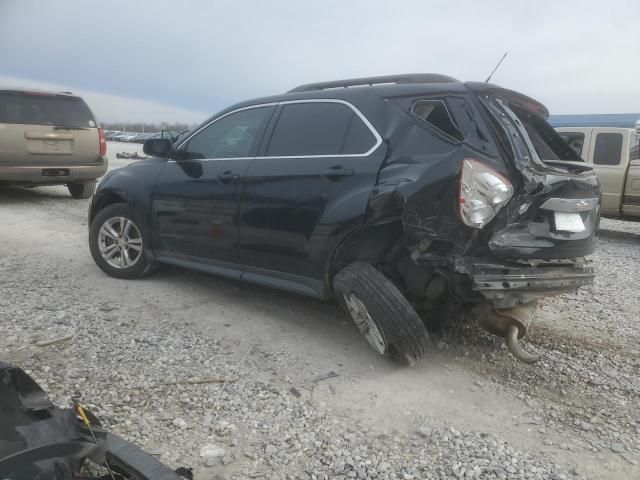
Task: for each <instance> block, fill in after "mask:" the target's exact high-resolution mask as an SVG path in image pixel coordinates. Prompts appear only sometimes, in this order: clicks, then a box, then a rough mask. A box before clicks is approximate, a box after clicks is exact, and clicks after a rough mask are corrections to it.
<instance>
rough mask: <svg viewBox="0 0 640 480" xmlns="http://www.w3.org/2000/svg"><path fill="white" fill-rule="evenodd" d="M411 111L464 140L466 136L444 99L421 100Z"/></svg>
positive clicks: (457, 138)
mask: <svg viewBox="0 0 640 480" xmlns="http://www.w3.org/2000/svg"><path fill="white" fill-rule="evenodd" d="M411 111H412V112H413V113H414V114H415V115H417V116H418V117H419V118H421V119H422V120H424V121H425V122H427V123H428V124H429V125H431V126H432V127H434V128H435V129H437V130H439V131H441V132H442V133H444V134H446V135H448V136H450V137H452V138H455V139H456V140H462V139H463V138H464V137H463V135H462V132H460V130H459V129H458V126H457V125H456V123H455V121H454V120H453V117H452V116H451V114H450V113H449V110H448V109H447V105H446V103H444V101H443V100H420V101H417V102H415V103H414V104H413V105H412V106H411Z"/></svg>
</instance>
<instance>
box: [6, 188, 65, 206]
mask: <svg viewBox="0 0 640 480" xmlns="http://www.w3.org/2000/svg"><path fill="white" fill-rule="evenodd" d="M34 200H35V201H37V200H68V201H69V202H71V201H74V200H73V199H72V198H71V197H70V196H69V192H67V191H66V190H61V189H59V188H51V187H35V188H26V187H14V186H6V185H0V204H14V203H15V204H19V203H28V202H31V201H34Z"/></svg>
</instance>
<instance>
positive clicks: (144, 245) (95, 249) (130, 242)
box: [89, 203, 158, 279]
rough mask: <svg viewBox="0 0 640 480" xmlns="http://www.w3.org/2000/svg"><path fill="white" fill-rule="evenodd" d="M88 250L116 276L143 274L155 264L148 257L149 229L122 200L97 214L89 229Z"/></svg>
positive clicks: (107, 271)
mask: <svg viewBox="0 0 640 480" xmlns="http://www.w3.org/2000/svg"><path fill="white" fill-rule="evenodd" d="M89 250H91V256H92V257H93V260H94V261H95V262H96V264H97V265H98V267H100V269H101V270H102V271H103V272H105V273H106V274H107V275H110V276H112V277H115V278H123V279H135V278H142V277H145V276H147V275H151V274H152V273H153V272H155V271H156V270H157V268H158V264H157V262H155V261H153V260H150V258H152V257H151V256H150V255H149V253H150V242H149V235H148V233H147V232H146V230H145V229H144V227H143V224H142V223H141V222H140V221H139V219H138V216H137V215H136V212H135V210H134V209H133V208H132V207H130V206H129V205H127V204H125V203H114V204H112V205H109V206H107V207H105V208H104V209H102V210H100V211H99V212H98V213H97V214H96V216H95V217H94V219H93V222H91V228H90V229H89Z"/></svg>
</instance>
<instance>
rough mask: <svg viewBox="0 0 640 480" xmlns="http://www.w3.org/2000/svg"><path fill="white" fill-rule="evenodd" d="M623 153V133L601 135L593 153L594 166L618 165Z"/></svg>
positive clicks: (597, 138) (597, 139)
mask: <svg viewBox="0 0 640 480" xmlns="http://www.w3.org/2000/svg"><path fill="white" fill-rule="evenodd" d="M621 153H622V134H621V133H599V134H597V135H596V146H595V149H594V151H593V163H594V165H618V164H619V163H620V154H621Z"/></svg>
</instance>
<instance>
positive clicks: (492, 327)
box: [474, 300, 540, 363]
mask: <svg viewBox="0 0 640 480" xmlns="http://www.w3.org/2000/svg"><path fill="white" fill-rule="evenodd" d="M537 306H538V301H537V300H534V301H532V302H529V303H525V304H522V305H518V306H516V307H511V308H496V309H494V308H493V307H492V306H491V305H490V304H484V305H481V306H478V307H476V308H475V309H474V312H475V313H476V315H477V316H478V320H479V321H480V324H481V325H482V326H483V327H484V328H486V329H487V330H489V331H490V332H491V333H493V334H494V335H498V336H500V337H505V339H506V343H507V347H508V348H509V351H510V352H511V353H512V354H513V356H514V357H516V358H517V359H518V360H520V361H522V362H524V363H534V362H537V361H538V360H539V359H540V356H539V355H535V354H532V353H529V352H527V351H526V350H525V349H524V348H522V346H521V345H520V343H518V339H519V338H522V337H524V335H525V334H526V333H527V329H528V328H529V325H531V322H532V321H533V316H534V312H535V309H536V307H537Z"/></svg>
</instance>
